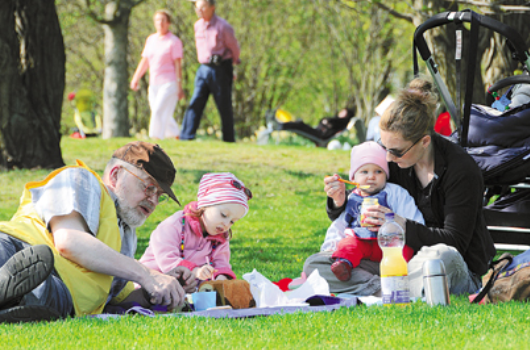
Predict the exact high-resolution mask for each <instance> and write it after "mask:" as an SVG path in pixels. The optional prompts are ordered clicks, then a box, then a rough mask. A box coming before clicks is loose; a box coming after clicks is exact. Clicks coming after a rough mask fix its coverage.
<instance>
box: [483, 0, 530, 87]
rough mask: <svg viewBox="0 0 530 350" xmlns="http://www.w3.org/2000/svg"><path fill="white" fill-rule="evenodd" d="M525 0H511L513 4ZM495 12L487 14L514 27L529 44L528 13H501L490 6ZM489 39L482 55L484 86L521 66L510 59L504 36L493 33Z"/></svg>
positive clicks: (523, 2) (504, 76) (528, 44)
mask: <svg viewBox="0 0 530 350" xmlns="http://www.w3.org/2000/svg"><path fill="white" fill-rule="evenodd" d="M525 3H526V0H524V1H523V0H518V1H511V4H513V5H525ZM492 10H493V11H494V12H495V13H496V14H494V15H489V17H492V18H494V19H496V20H498V21H499V22H502V23H505V24H507V25H509V26H510V27H512V28H513V29H515V30H516V31H517V32H519V34H521V37H522V38H523V40H525V43H526V47H529V46H530V35H528V33H530V22H529V20H528V19H529V18H530V15H529V14H528V13H527V12H525V13H502V12H501V11H499V10H498V9H497V8H495V7H492ZM490 38H491V40H490V41H489V42H488V43H487V48H486V49H485V51H484V55H483V56H482V66H483V67H484V70H485V71H484V82H485V83H486V86H490V85H492V84H494V83H496V82H497V81H499V80H501V79H503V78H506V77H509V76H512V75H513V74H514V70H515V69H517V68H521V64H520V63H519V62H518V61H517V60H514V59H512V55H511V51H510V50H509V48H508V47H507V43H506V38H505V37H503V36H501V35H500V34H497V33H495V34H494V36H491V37H490Z"/></svg>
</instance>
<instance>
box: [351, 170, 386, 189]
mask: <svg viewBox="0 0 530 350" xmlns="http://www.w3.org/2000/svg"><path fill="white" fill-rule="evenodd" d="M353 179H354V181H355V182H358V183H359V185H361V186H363V185H369V186H370V188H367V189H361V195H363V196H370V195H373V194H376V193H378V192H379V191H381V190H382V189H383V188H384V187H385V185H386V173H385V171H384V170H383V169H382V168H381V167H380V166H379V165H375V164H372V163H369V164H365V165H363V166H362V167H360V168H359V169H357V171H356V172H355V176H354V178H353Z"/></svg>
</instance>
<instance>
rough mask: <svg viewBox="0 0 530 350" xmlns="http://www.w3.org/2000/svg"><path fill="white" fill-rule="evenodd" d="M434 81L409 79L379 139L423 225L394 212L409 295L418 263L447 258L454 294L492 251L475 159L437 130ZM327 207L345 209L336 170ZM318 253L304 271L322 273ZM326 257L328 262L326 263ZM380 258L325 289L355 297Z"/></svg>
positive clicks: (468, 284) (375, 282) (374, 286)
mask: <svg viewBox="0 0 530 350" xmlns="http://www.w3.org/2000/svg"><path fill="white" fill-rule="evenodd" d="M431 90H432V84H431V83H430V82H428V81H426V80H423V79H414V80H413V81H412V82H411V83H410V84H409V86H408V87H407V88H406V89H404V90H403V91H401V93H400V95H399V96H398V98H397V100H396V101H395V102H394V103H393V104H392V105H391V106H390V107H389V108H388V109H387V110H386V111H385V112H384V113H383V116H382V118H381V121H380V124H379V126H380V128H381V140H380V142H379V143H380V145H381V146H382V147H383V148H384V149H385V150H386V160H387V161H388V162H389V169H390V178H389V182H392V183H396V184H398V185H401V186H403V187H404V188H405V189H406V190H407V191H408V192H409V193H410V194H411V195H412V197H413V198H414V199H415V201H416V204H417V205H418V207H419V210H420V211H421V212H422V214H423V217H424V219H425V224H420V223H418V222H415V221H413V220H408V219H405V218H403V217H401V216H400V215H396V216H395V218H396V222H398V223H400V225H401V226H402V227H403V228H404V229H405V232H406V242H407V245H408V246H409V247H411V248H412V249H413V250H414V252H415V256H414V257H413V258H412V259H411V260H410V262H409V263H408V270H409V271H408V272H409V279H410V286H411V296H413V297H420V296H422V293H423V274H422V267H423V262H424V261H426V260H430V259H441V260H442V261H443V262H444V265H445V269H446V273H447V277H448V282H449V290H450V292H451V293H452V294H462V293H474V292H476V291H477V290H478V289H479V288H480V287H481V281H480V277H481V276H482V275H483V274H484V273H486V271H487V269H488V263H489V261H490V260H491V259H492V258H493V256H494V255H495V247H494V245H493V241H492V239H491V237H490V235H489V233H488V230H487V228H486V223H485V221H484V217H483V215H482V198H483V191H484V183H483V179H482V175H481V172H480V169H479V168H478V166H477V164H476V163H475V161H474V160H473V159H472V158H471V157H470V156H469V155H468V154H467V153H466V152H465V150H464V149H462V148H461V147H460V146H459V145H458V144H455V143H453V142H451V141H450V140H447V139H445V138H443V137H441V136H439V135H437V134H436V133H435V132H434V120H435V114H434V111H435V108H436V97H435V95H434V93H433V92H432V91H431ZM324 184H325V187H324V190H325V191H326V193H327V195H328V202H327V210H328V215H329V217H330V218H331V219H332V220H335V219H336V218H337V217H339V216H340V215H341V213H342V212H343V211H344V210H345V207H346V198H347V197H346V196H347V192H346V189H345V185H344V184H343V183H341V182H339V181H338V176H333V177H331V178H326V179H325V180H324ZM390 211H391V210H390V209H389V208H388V207H385V206H383V205H378V206H374V207H373V208H372V209H371V210H370V211H369V215H368V216H369V218H368V219H367V222H369V223H371V224H374V225H376V226H379V225H381V224H382V223H383V220H382V219H383V218H384V214H385V213H388V212H390ZM324 264H325V263H324V260H323V259H322V257H315V255H313V256H311V257H309V258H308V259H307V260H306V263H305V266H304V272H305V273H306V274H309V273H310V272H312V270H313V269H315V268H318V269H319V271H322V270H323V269H325V268H323V267H322V266H323V265H324ZM329 265H330V263H329V262H328V266H329ZM378 267H379V266H378V264H377V263H374V262H372V261H368V260H361V263H360V264H359V266H358V267H357V268H356V269H355V272H352V277H351V278H350V280H349V281H346V282H341V283H335V284H333V285H332V283H330V290H332V291H334V290H335V292H348V293H355V294H360V295H372V294H377V293H378V292H379V290H380V279H379V269H378Z"/></svg>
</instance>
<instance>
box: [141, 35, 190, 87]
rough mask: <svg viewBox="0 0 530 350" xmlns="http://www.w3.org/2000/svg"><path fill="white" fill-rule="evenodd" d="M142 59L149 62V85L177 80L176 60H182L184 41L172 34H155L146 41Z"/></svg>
mask: <svg viewBox="0 0 530 350" xmlns="http://www.w3.org/2000/svg"><path fill="white" fill-rule="evenodd" d="M142 57H145V58H147V61H148V62H149V85H162V84H166V83H170V82H174V81H176V80H177V75H176V72H175V60H176V59H178V58H182V41H180V39H179V38H178V37H177V36H176V35H174V34H173V33H171V32H168V33H167V34H166V35H164V36H162V37H161V36H160V35H158V33H154V34H151V35H149V37H148V38H147V40H146V41H145V47H144V50H143V52H142Z"/></svg>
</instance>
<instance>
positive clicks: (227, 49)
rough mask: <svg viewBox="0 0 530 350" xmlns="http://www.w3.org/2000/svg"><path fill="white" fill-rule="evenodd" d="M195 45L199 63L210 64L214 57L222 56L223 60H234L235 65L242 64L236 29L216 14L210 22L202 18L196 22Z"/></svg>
mask: <svg viewBox="0 0 530 350" xmlns="http://www.w3.org/2000/svg"><path fill="white" fill-rule="evenodd" d="M195 45H196V46H197V59H198V61H199V63H202V64H205V63H208V61H209V59H210V56H212V55H221V57H222V58H223V60H226V59H229V58H232V62H233V63H234V64H238V63H239V62H240V61H239V54H240V49H239V44H238V43H237V39H236V37H235V35H234V29H233V28H232V26H231V25H230V24H228V22H227V21H226V20H224V19H222V18H221V17H218V16H216V15H215V14H214V15H213V17H212V18H211V19H210V21H209V22H206V21H205V20H204V19H202V18H201V19H199V20H198V21H197V22H195Z"/></svg>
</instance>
